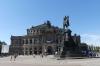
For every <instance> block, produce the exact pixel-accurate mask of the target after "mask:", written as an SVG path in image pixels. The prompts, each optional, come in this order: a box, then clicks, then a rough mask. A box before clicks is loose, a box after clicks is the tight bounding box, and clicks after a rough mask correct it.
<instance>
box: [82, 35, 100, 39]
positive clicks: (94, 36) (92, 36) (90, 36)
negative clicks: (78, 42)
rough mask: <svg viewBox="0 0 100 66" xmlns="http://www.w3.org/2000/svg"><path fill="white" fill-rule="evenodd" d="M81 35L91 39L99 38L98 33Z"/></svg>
mask: <svg viewBox="0 0 100 66" xmlns="http://www.w3.org/2000/svg"><path fill="white" fill-rule="evenodd" d="M81 36H82V37H88V38H90V39H92V40H93V41H96V40H98V39H100V35H92V34H83V35H81Z"/></svg>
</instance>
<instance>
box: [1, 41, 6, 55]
mask: <svg viewBox="0 0 100 66" xmlns="http://www.w3.org/2000/svg"><path fill="white" fill-rule="evenodd" d="M2 45H7V43H6V42H5V41H0V54H1V48H2Z"/></svg>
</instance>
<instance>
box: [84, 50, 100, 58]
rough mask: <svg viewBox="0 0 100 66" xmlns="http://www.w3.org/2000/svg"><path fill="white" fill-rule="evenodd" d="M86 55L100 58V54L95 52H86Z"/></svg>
mask: <svg viewBox="0 0 100 66" xmlns="http://www.w3.org/2000/svg"><path fill="white" fill-rule="evenodd" d="M84 53H85V54H86V55H87V56H88V57H99V54H98V52H94V51H90V52H86V51H84Z"/></svg>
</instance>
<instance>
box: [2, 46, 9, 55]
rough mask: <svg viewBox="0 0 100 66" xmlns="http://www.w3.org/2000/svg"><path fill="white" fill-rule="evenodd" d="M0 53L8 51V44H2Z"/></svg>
mask: <svg viewBox="0 0 100 66" xmlns="http://www.w3.org/2000/svg"><path fill="white" fill-rule="evenodd" d="M1 53H9V45H2V49H1Z"/></svg>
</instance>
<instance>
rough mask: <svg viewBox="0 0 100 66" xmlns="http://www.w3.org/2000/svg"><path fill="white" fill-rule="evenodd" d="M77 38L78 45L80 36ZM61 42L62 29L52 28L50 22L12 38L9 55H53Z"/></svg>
mask: <svg viewBox="0 0 100 66" xmlns="http://www.w3.org/2000/svg"><path fill="white" fill-rule="evenodd" d="M72 37H73V39H74V37H77V40H78V44H80V43H81V40H80V36H76V34H75V36H72ZM62 41H63V29H62V28H59V27H56V26H52V25H51V23H50V21H47V22H46V23H44V24H41V25H38V26H32V27H31V28H30V29H27V35H24V36H12V35H11V45H10V49H9V51H10V54H14V53H18V54H19V55H31V54H34V53H35V54H40V53H45V52H47V53H48V54H53V53H55V52H56V51H58V47H59V44H60V43H61V42H62Z"/></svg>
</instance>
